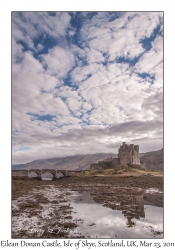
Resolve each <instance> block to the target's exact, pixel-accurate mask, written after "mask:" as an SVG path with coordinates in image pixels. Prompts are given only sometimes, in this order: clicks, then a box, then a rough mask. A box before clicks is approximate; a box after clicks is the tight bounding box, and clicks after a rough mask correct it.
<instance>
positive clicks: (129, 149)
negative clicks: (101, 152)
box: [118, 142, 140, 165]
mask: <svg viewBox="0 0 175 250" xmlns="http://www.w3.org/2000/svg"><path fill="white" fill-rule="evenodd" d="M118 159H119V162H120V165H135V164H136V165H140V157H139V146H138V145H134V144H129V145H128V144H126V143H125V142H123V145H122V146H120V148H119V152H118Z"/></svg>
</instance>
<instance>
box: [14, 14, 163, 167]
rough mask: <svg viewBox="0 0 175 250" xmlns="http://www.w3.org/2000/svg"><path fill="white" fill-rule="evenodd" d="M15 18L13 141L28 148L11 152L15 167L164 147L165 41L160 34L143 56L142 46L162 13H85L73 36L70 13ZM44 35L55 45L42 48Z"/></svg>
mask: <svg viewBox="0 0 175 250" xmlns="http://www.w3.org/2000/svg"><path fill="white" fill-rule="evenodd" d="M20 15H21V16H20ZM20 15H19V14H18V13H14V14H13V27H12V31H13V37H12V53H13V58H12V59H13V65H12V130H13V141H12V143H13V148H14V149H19V148H21V147H28V148H30V150H28V151H18V152H13V162H14V163H22V162H26V161H29V160H34V159H38V158H40V159H41V158H50V157H59V156H66V155H72V154H76V153H79V154H80V153H96V152H113V153H116V152H117V147H118V146H119V145H120V143H121V142H122V141H123V140H124V141H126V142H128V143H131V142H133V143H136V142H138V143H139V144H140V145H143V144H144V145H143V146H141V148H142V152H143V150H146V151H149V148H150V149H151V150H156V149H160V148H161V147H162V129H163V126H162V117H163V115H162V109H163V107H162V106H163V92H162V91H163V75H162V74H163V62H162V59H163V40H162V37H161V36H160V35H157V36H156V38H155V39H154V40H153V42H152V47H151V49H150V50H148V51H147V50H146V49H144V48H143V47H142V44H141V43H140V41H141V40H142V39H144V38H146V37H147V38H149V37H150V36H151V34H153V32H154V29H155V28H156V27H157V26H158V25H159V24H161V18H162V17H161V15H162V14H161V13H150V12H148V13H145V12H140V13H137V12H136V13H123V14H121V15H120V17H119V18H118V19H115V20H113V21H109V18H110V17H109V14H108V13H103V12H102V13H99V14H98V15H95V16H94V17H92V19H88V20H87V17H88V15H87V14H84V16H83V15H82V16H81V18H82V19H81V21H82V23H81V24H82V28H81V30H80V33H77V34H76V32H77V30H76V28H75V27H73V26H71V24H70V15H69V14H68V13H56V15H55V16H51V15H49V14H48V13H46V12H43V13H42V12H39V13H33V12H28V13H23V12H22V13H21V14H20ZM41 33H42V34H43V35H42V37H41V38H40V39H39V37H40V35H41ZM67 35H68V37H69V39H67V38H66V36H67ZM75 35H76V38H75V37H74V36H75ZM49 36H50V37H51V38H52V39H54V41H55V42H56V41H57V43H56V45H55V46H51V45H49V46H50V47H47V44H45V43H44V41H45V39H46V37H49ZM77 36H78V39H79V40H78V42H76V44H73V43H71V41H73V40H74V41H75V40H76V39H77ZM36 39H38V40H36ZM19 41H22V42H23V43H20V42H19ZM36 41H37V42H36ZM24 44H25V45H24ZM34 44H35V45H34ZM45 46H46V47H47V48H46V47H45ZM47 49H48V50H47ZM42 51H43V52H42ZM40 52H41V53H43V54H39V55H38V54H37V53H40ZM137 56H140V59H139V60H138V62H137V63H136V65H135V66H131V65H130V60H133V59H134V58H135V57H137ZM118 57H125V58H127V61H125V60H123V63H117V61H116V58H118ZM142 73H146V75H148V76H147V77H146V78H142V75H141V74H142ZM154 78H155V80H154ZM43 115H50V117H52V119H51V120H49V119H48V120H47V121H43V120H41V119H40V116H43Z"/></svg>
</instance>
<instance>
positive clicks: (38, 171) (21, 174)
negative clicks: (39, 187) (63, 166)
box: [12, 169, 82, 180]
mask: <svg viewBox="0 0 175 250" xmlns="http://www.w3.org/2000/svg"><path fill="white" fill-rule="evenodd" d="M78 172H82V170H80V171H76V170H60V169H28V170H12V176H19V177H28V176H29V174H30V173H36V174H37V175H38V176H37V178H38V179H42V174H44V173H50V174H52V175H53V178H52V180H55V179H56V178H57V177H56V175H57V173H62V174H63V175H64V177H65V176H71V175H72V174H73V173H78Z"/></svg>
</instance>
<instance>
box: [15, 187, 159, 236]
mask: <svg viewBox="0 0 175 250" xmlns="http://www.w3.org/2000/svg"><path fill="white" fill-rule="evenodd" d="M100 192H101V193H100ZM100 192H99V194H98V195H97V196H96V199H97V198H99V197H100V198H99V203H97V202H95V201H94V199H95V198H94V195H93V194H96V193H95V192H94V190H93V192H91V193H90V191H83V192H78V191H71V190H68V189H66V190H65V189H60V188H58V187H55V186H51V185H48V186H45V188H43V189H39V190H38V189H33V190H32V191H31V192H30V194H28V195H26V196H23V197H20V198H18V199H16V200H13V201H12V238H40V237H41V238H66V237H67V238H73V237H76V238H78V237H85V238H126V239H129V238H142V239H143V238H154V237H155V238H163V232H162V231H163V207H162V204H163V203H162V200H163V194H162V193H161V192H159V191H158V190H153V189H151V190H146V191H145V192H143V191H140V190H135V189H124V188H123V189H121V188H120V189H118V193H119V194H117V193H116V196H115V192H116V191H115V192H113V196H112V197H114V198H116V199H114V200H112V201H111V200H110V199H111V196H110V195H109V199H108V200H107V198H105V197H108V193H105V192H107V191H105V190H103V192H102V191H101V190H100ZM110 192H112V191H110ZM122 192H123V195H121V193H122ZM135 193H137V194H135ZM103 194H104V195H103ZM100 195H101V196H102V197H103V198H104V199H102V198H101V196H100ZM105 195H106V196H105Z"/></svg>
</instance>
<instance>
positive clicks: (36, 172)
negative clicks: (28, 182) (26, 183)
mask: <svg viewBox="0 0 175 250" xmlns="http://www.w3.org/2000/svg"><path fill="white" fill-rule="evenodd" d="M28 177H29V178H36V177H37V178H41V170H40V169H30V170H29V171H28Z"/></svg>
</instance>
